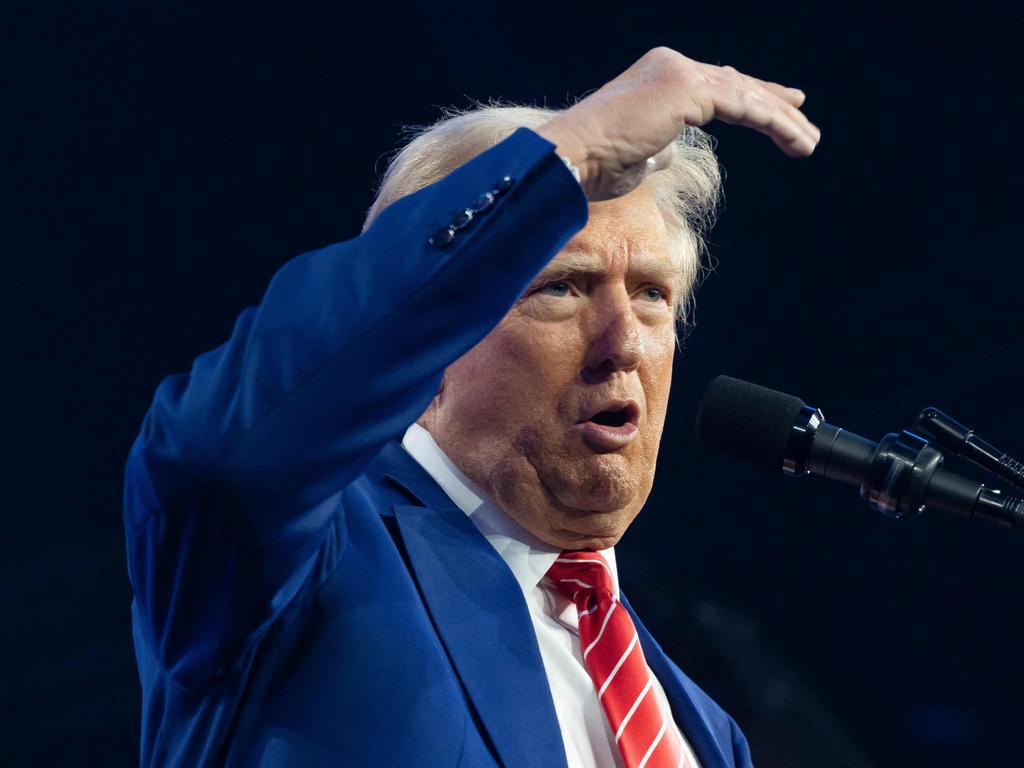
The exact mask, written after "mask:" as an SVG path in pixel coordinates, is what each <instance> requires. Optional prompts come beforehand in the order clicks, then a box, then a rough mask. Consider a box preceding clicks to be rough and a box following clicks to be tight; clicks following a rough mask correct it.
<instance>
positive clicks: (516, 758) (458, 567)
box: [377, 444, 566, 768]
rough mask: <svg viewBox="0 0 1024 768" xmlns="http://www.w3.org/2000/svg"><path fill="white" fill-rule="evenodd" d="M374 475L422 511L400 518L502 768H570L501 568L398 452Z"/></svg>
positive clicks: (532, 646) (404, 512)
mask: <svg viewBox="0 0 1024 768" xmlns="http://www.w3.org/2000/svg"><path fill="white" fill-rule="evenodd" d="M377 467H378V469H379V470H380V471H381V472H382V474H383V475H384V476H385V477H388V478H390V479H392V480H394V481H396V482H398V483H399V484H401V485H402V486H404V487H405V488H406V489H407V490H408V491H409V492H410V493H412V494H413V495H414V496H416V497H417V498H418V499H419V500H420V501H421V502H423V504H424V505H425V506H417V505H413V504H398V505H396V506H395V507H394V513H395V518H396V520H397V522H398V528H399V531H400V532H401V536H402V541H403V543H404V544H405V549H406V552H407V554H408V558H409V564H410V567H411V570H412V572H413V575H414V578H415V579H416V582H417V583H418V585H419V587H420V591H421V594H422V595H423V600H424V602H425V603H426V606H427V610H428V611H429V613H430V616H431V618H432V619H433V622H434V626H435V627H436V629H437V633H438V636H439V637H440V638H441V641H442V643H443V644H444V646H445V649H446V650H447V652H448V655H449V657H450V658H451V661H452V665H453V666H454V668H455V670H456V672H457V674H458V676H459V679H460V680H461V681H462V685H463V687H464V688H465V690H466V693H467V695H468V696H469V698H470V700H471V701H472V703H473V706H474V707H475V709H476V711H477V714H478V715H479V717H480V720H481V722H482V723H483V726H484V728H485V729H486V732H487V735H488V736H489V738H490V740H491V742H492V743H493V745H494V749H495V751H496V752H497V754H498V756H499V758H500V760H501V762H502V763H503V764H504V765H505V766H506V768H518V766H565V765H566V763H565V747H564V745H563V743H562V734H561V731H560V730H559V726H558V717H557V715H556V714H555V707H554V703H553V702H552V700H551V689H550V687H549V685H548V680H547V675H546V673H545V671H544V663H543V661H542V660H541V656H540V650H539V648H538V647H537V638H536V636H535V634H534V630H533V623H532V622H531V620H530V615H529V611H528V609H527V607H526V602H525V600H524V599H523V594H522V591H521V589H520V587H519V584H518V582H517V581H516V580H515V577H514V576H513V575H512V572H511V571H510V570H509V568H508V566H507V565H506V564H505V561H504V560H502V559H501V557H500V556H499V555H498V553H497V552H495V551H494V548H493V547H492V546H491V545H490V544H489V543H488V541H487V539H485V538H484V537H483V536H482V535H481V534H480V532H479V531H478V530H477V529H476V527H475V526H474V525H473V523H472V521H470V520H469V518H468V517H466V515H465V514H464V513H463V512H462V511H461V510H460V509H458V507H456V506H455V505H454V504H453V503H452V502H451V500H450V499H449V498H448V496H447V495H446V494H445V493H444V492H443V491H442V490H441V489H440V488H439V487H438V486H437V484H436V483H435V482H434V480H433V479H432V478H431V477H430V476H429V475H428V474H427V473H426V472H424V471H423V469H422V468H421V467H420V466H419V465H418V464H417V463H416V462H415V461H414V460H413V459H412V458H411V457H410V456H409V455H408V454H407V453H406V452H405V450H404V449H402V448H401V446H399V445H398V444H392V445H389V446H388V447H387V448H385V450H384V452H382V455H381V457H380V458H379V459H378V463H377Z"/></svg>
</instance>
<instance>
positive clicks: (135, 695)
mask: <svg viewBox="0 0 1024 768" xmlns="http://www.w3.org/2000/svg"><path fill="white" fill-rule="evenodd" d="M1017 8H1019V6H1017V7H1016V8H1013V7H1011V5H1010V4H1006V5H1003V6H1001V5H996V4H989V5H983V4H978V3H963V4H960V5H950V4H937V3H927V4H925V3H922V4H921V5H920V6H919V7H917V8H914V7H910V6H909V5H904V4H898V3H897V4H891V3H890V4H886V5H885V6H884V7H883V6H878V7H874V8H873V7H869V6H867V5H866V4H864V3H859V2H858V3H841V4H836V3H831V4H827V3H802V4H790V3H764V4H753V3H748V2H736V3H724V2H717V3H713V2H707V3H686V2H678V1H676V2H650V3H625V2H623V3H615V2H589V3H586V4H584V3H580V4H578V5H575V6H574V5H571V4H568V3H559V2H554V1H552V2H547V3H543V4H536V5H534V4H529V3H515V4H511V3H505V4H493V5H491V4H483V3H474V4H465V3H463V4H456V3H447V4H429V3H428V4H421V5H415V6H407V7H402V6H398V5H394V4H390V3H386V2H374V3H364V2H361V3H358V4H356V3H345V4H343V3H327V2H307V3H285V2H278V3H268V2H262V1H261V0H256V1H255V2H250V3H248V4H246V5H245V6H239V7H238V8H237V9H232V8H230V7H228V6H224V5H219V4H210V3H196V2H186V3H173V4H172V3H160V2H155V1H151V2H135V3H129V2H109V3H103V4H93V3H88V4H86V3H62V4H60V3H34V4H32V5H31V7H30V8H29V7H27V6H26V7H21V8H20V9H19V11H18V12H17V14H12V12H11V8H10V6H9V7H8V8H7V9H6V12H5V13H4V14H3V16H4V17H5V18H4V20H3V22H2V23H0V30H2V31H0V36H2V38H3V39H2V40H0V62H2V64H0V78H2V80H0V83H2V85H0V98H2V112H0V114H2V120H0V136H2V145H0V146H2V154H0V190H2V194H0V201H2V206H3V208H2V210H0V263H2V267H3V270H2V275H0V281H2V282H0V285H2V290H3V295H4V301H3V302H2V309H0V312H2V320H3V328H4V330H3V332H2V335H0V343H2V345H3V347H2V352H3V357H2V360H3V374H4V375H3V376H2V377H0V387H2V391H0V396H2V399H0V403H2V417H0V419H2V422H0V423H2V435H3V439H2V443H0V445H2V449H0V450H2V456H0V458H2V460H3V464H2V466H3V470H2V472H0V483H2V485H0V489H2V496H0V505H2V511H3V537H2V540H0V541H2V545H0V546H2V550H0V563H2V565H0V569H2V570H0V595H2V597H3V606H2V611H3V612H2V616H3V618H4V629H3V632H0V638H2V639H0V643H2V647H0V651H2V655H0V659H2V662H0V707H2V711H0V724H2V725H0V728H2V729H3V733H2V738H0V745H2V746H0V750H2V752H3V754H0V761H2V762H3V764H4V765H49V764H52V765H57V764H69V763H72V762H73V763H74V764H79V765H84V764H102V765H111V766H112V765H130V764H132V763H133V762H135V761H137V757H136V755H137V749H138V744H137V739H138V735H137V730H138V709H139V687H138V683H137V680H136V677H135V670H134V660H133V655H132V643H131V633H130V625H129V601H130V590H129V586H128V583H127V578H126V573H125V562H124V554H123V538H122V532H121V524H120V493H121V491H120V484H121V471H122V466H123V461H124V458H125V456H126V454H127V451H128V447H129V445H130V442H131V440H132V439H133V436H134V433H135V431H136V430H137V428H138V425H139V423H140V420H141V418H142V416H143V414H144V412H145V409H146V407H147V404H148V401H149V399H150V397H151V395H152V392H153V390H154V388H155V387H156V385H157V383H158V381H159V380H160V379H161V378H162V377H163V376H165V375H168V374H170V373H172V372H177V371H181V370H183V369H187V367H188V366H189V364H190V361H191V359H192V358H193V357H194V356H195V355H196V354H198V353H199V352H200V351H203V350H206V349H208V348H210V347H213V346H215V345H217V344H218V343H220V341H222V340H223V339H224V338H226V337H227V335H228V334H229V332H230V329H231V326H232V321H233V318H234V317H235V315H236V314H237V313H238V312H239V311H240V310H241V309H242V308H243V307H244V306H246V305H248V304H251V303H254V302H257V301H258V300H259V298H260V295H261V292H262V290H263V288H264V286H265V285H266V284H267V282H268V280H269V278H270V276H271V275H272V274H273V273H274V271H275V270H276V269H277V268H278V267H279V266H280V265H281V264H282V263H283V262H284V261H285V260H287V259H288V258H289V257H291V256H292V255H295V254H297V253H300V252H302V251H304V250H308V249H311V248H314V247H317V246H320V245H324V244H326V243H329V242H332V241H336V240H342V239H347V238H349V237H353V236H355V235H356V234H357V233H358V231H359V226H360V223H361V220H362V215H363V212H364V210H365V209H366V207H367V206H368V205H369V203H370V200H371V192H370V190H371V188H372V185H373V183H374V180H375V178H376V173H377V172H378V171H379V170H381V169H382V168H383V162H382V157H383V156H384V155H385V154H386V153H387V152H389V151H390V150H391V149H392V148H393V147H394V145H395V143H396V141H397V140H398V136H399V130H398V129H399V126H400V125H401V124H408V123H424V122H429V121H432V120H434V119H435V118H436V117H438V115H439V111H438V108H437V107H438V106H441V105H448V104H456V105H466V103H467V99H468V97H473V98H480V99H484V98H487V97H492V96H494V97H497V96H502V97H506V98H509V99H514V100H521V101H539V102H543V101H546V102H547V103H548V104H551V105H562V104H563V103H564V102H565V101H566V98H567V97H569V96H575V95H580V94H583V93H585V92H586V91H587V90H589V89H592V88H595V87H597V86H599V85H600V84H601V83H602V82H604V81H605V80H607V79H609V78H611V77H612V76H614V75H615V74H617V73H618V72H619V71H621V70H622V69H624V68H625V67H626V66H628V65H629V64H630V63H631V62H632V61H633V60H635V59H636V58H637V57H638V56H639V55H640V54H642V53H643V52H644V51H645V50H647V49H648V48H650V47H652V46H653V45H657V44H662V45H669V46H672V47H674V48H676V49H678V50H681V51H683V52H685V53H687V54H688V55H690V56H692V57H694V58H697V59H700V60H704V61H710V62H716V63H722V64H732V65H734V66H736V67H738V68H739V69H740V70H742V71H747V72H751V73H753V74H757V75H760V76H763V77H766V78H769V79H774V80H778V81H781V82H784V83H787V84H792V85H797V86H799V87H801V88H803V89H804V90H806V91H807V93H808V94H809V99H808V102H807V105H806V111H807V113H808V114H809V115H810V117H811V119H812V120H813V121H814V122H816V123H817V124H818V125H819V126H821V128H822V130H823V140H822V143H821V146H820V148H819V150H818V151H817V153H816V154H815V155H814V157H813V158H811V159H809V160H803V161H793V160H789V159H787V158H785V157H784V156H783V155H781V154H780V153H779V152H777V151H776V150H775V148H774V147H773V146H772V145H771V144H770V142H768V141H767V140H766V139H764V138H763V137H761V136H758V135H755V134H752V133H750V132H748V131H745V130H742V129H737V128H732V127H729V126H723V125H719V124H715V125H713V126H711V131H712V132H713V133H714V134H715V136H716V137H718V139H719V142H720V144H719V150H720V157H721V161H722V164H723V166H724V168H725V170H726V173H727V180H726V204H725V207H724V209H723V211H722V213H721V216H720V222H719V224H718V226H717V228H716V229H715V230H714V232H713V235H712V238H711V239H712V251H713V254H714V256H715V258H716V260H717V262H718V268H717V273H716V274H715V275H714V276H712V277H711V278H709V279H708V280H707V281H706V282H705V284H704V286H703V288H702V290H701V292H700V295H699V302H698V313H697V320H698V323H697V327H696V329H695V331H694V332H693V334H692V335H691V336H690V338H689V340H688V341H687V344H686V349H685V354H684V355H683V356H682V357H681V358H680V359H679V360H678V361H677V370H676V377H677V378H676V387H675V392H674V401H673V408H672V411H671V414H670V424H669V426H668V429H667V432H666V437H665V440H664V443H663V453H662V457H661V462H660V475H659V482H658V484H657V487H656V491H655V495H654V497H653V498H652V501H651V503H650V504H649V506H648V509H647V510H646V512H645V514H644V515H642V516H641V518H640V519H639V520H638V522H637V523H636V524H635V526H634V528H632V529H631V530H630V532H629V533H628V535H627V537H626V538H625V539H624V541H623V543H622V545H621V546H620V547H619V560H620V569H621V571H622V573H623V579H624V581H625V582H626V584H627V585H632V586H631V588H630V589H629V592H630V594H631V595H632V596H633V600H634V603H635V604H637V607H638V610H639V611H640V613H641V615H644V616H645V617H647V620H648V623H649V625H651V626H652V629H653V630H654V632H655V634H656V635H657V636H658V637H659V638H660V639H661V641H662V642H663V644H664V645H665V646H666V647H667V649H668V651H669V652H670V654H671V655H673V656H674V657H675V658H676V659H677V660H678V661H679V663H680V664H681V666H682V667H683V668H684V669H686V670H687V671H688V672H689V673H690V674H691V675H692V676H693V677H694V678H695V679H696V680H697V681H698V682H699V683H700V684H701V685H703V686H704V687H705V688H707V689H708V690H709V691H710V692H712V693H713V694H714V695H715V696H716V697H717V698H718V699H719V701H720V702H721V703H722V704H723V705H724V706H725V707H726V708H727V709H729V710H730V711H731V712H732V713H733V714H734V715H735V716H736V717H737V719H738V720H739V721H740V723H741V724H742V725H743V727H744V728H745V730H746V731H747V734H748V736H749V737H750V739H751V742H752V745H753V749H754V755H755V758H756V759H757V761H758V763H759V765H760V766H762V768H770V767H771V766H904V765H925V764H927V765H930V766H936V767H942V766H954V765H956V766H965V765H970V766H1019V765H1022V764H1024V758H1022V757H1020V755H1021V754H1024V704H1022V694H1021V690H1020V689H1021V684H1022V683H1024V672H1022V664H1024V662H1022V657H1021V641H1022V639H1024V606H1022V604H1021V600H1020V598H1019V592H1020V585H1021V583H1022V580H1024V532H1011V531H1005V530H1002V529H999V528H996V527H995V526H992V525H989V524H986V523H983V522H977V521H964V520H960V519H952V518H946V517H944V516H941V515H939V514H934V515H926V516H924V517H922V518H920V519H917V520H914V521H909V522H906V521H905V522H901V523H895V522H893V521H890V520H888V519H885V518H883V517H882V516H880V515H877V514H876V513H874V512H871V511H870V510H869V509H867V507H866V506H865V505H864V503H863V502H861V500H860V499H859V498H858V496H857V494H856V492H855V490H853V489H849V488H845V487H837V486H833V485H831V484H828V483H826V482H825V481H819V480H816V479H804V480H800V481H794V480H789V479H787V478H784V477H782V476H781V475H780V476H774V475H771V474H768V473H762V472H761V471H759V470H757V469H753V468H747V467H746V466H742V465H738V464H735V463H733V462H732V461H731V460H729V459H726V458H725V457H722V456H718V455H711V454H708V453H706V452H704V451H701V450H699V449H698V448H697V447H696V445H695V444H694V440H693V437H692V422H693V416H694V413H695V411H696V406H697V403H698V402H699V398H700V395H701V392H702V391H703V388H704V386H705V385H706V383H707V382H708V380H709V379H710V378H711V377H712V376H713V375H715V374H717V373H720V372H728V373H732V374H733V375H737V376H741V377H745V378H749V379H752V380H754V381H758V382H760V383H764V384H767V385H770V386H773V387H776V388H778V389H782V390H784V391H790V392H793V393H795V394H798V395H800V396H802V397H803V398H805V399H806V400H808V401H809V402H812V403H814V404H815V405H818V406H820V407H822V408H823V409H824V410H825V412H826V414H827V415H828V417H829V419H830V421H833V422H835V423H838V424H842V425H844V426H846V427H848V428H850V429H853V430H854V431H857V432H859V433H861V434H863V435H865V436H869V437H872V438H875V439H877V438H878V437H879V436H881V435H882V434H884V433H885V432H889V431H893V430H896V431H898V430H900V429H902V428H904V427H906V426H909V424H910V423H911V421H912V420H913V417H914V415H915V414H916V413H917V411H918V410H919V409H920V408H921V407H923V406H924V405H928V404H935V405H939V406H940V407H943V408H945V409H946V410H948V411H949V412H951V413H952V414H954V415H955V416H957V417H958V418H960V419H961V420H963V421H967V422H969V423H970V425H971V426H973V427H975V428H976V429H977V430H978V431H979V432H980V433H981V434H982V435H984V436H986V437H987V438H988V439H990V440H991V441H993V442H995V443H996V444H997V445H1000V446H1003V447H1005V448H1007V449H1008V450H1010V451H1011V452H1013V453H1016V454H1017V455H1018V456H1020V455H1021V454H1024V437H1022V435H1021V427H1022V424H1021V418H1022V406H1021V398H1020V394H1021V374H1022V369H1024V341H1022V336H1021V334H1020V331H1019V325H1018V323H1019V320H1020V316H1021V312H1020V299H1019V295H1020V292H1021V285H1022V281H1024V264H1022V262H1021V259H1020V258H1019V253H1020V251H1021V246H1022V241H1024V230H1022V228H1021V225H1020V224H1019V219H1018V210H1017V209H1018V206H1019V203H1020V199H1021V194H1020V192H1021V180H1020V174H1021V170H1022V168H1024V163H1022V157H1021V145H1020V136H1021V129H1022V128H1024V126H1022V115H1024V108H1022V106H1021V93H1020V91H1021V88H1020V82H1021V75H1022V74H1024V65H1022V64H1021V60H1020V56H1019V51H1020V45H1021V44H1020V40H1021V32H1022V31H1024V23H1022V18H1021V15H1020V11H1019V10H1017ZM382 290H387V287H386V286H382Z"/></svg>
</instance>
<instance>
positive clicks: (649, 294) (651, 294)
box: [640, 285, 666, 301]
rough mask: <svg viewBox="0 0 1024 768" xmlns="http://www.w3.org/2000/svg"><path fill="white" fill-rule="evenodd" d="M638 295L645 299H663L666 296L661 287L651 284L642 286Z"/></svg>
mask: <svg viewBox="0 0 1024 768" xmlns="http://www.w3.org/2000/svg"><path fill="white" fill-rule="evenodd" d="M640 295H641V296H643V297H644V298H645V299H647V301H663V300H664V299H665V298H666V297H665V292H664V291H663V290H661V288H655V287H654V286H653V285H650V286H648V287H646V288H644V289H643V290H642V291H641V292H640Z"/></svg>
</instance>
